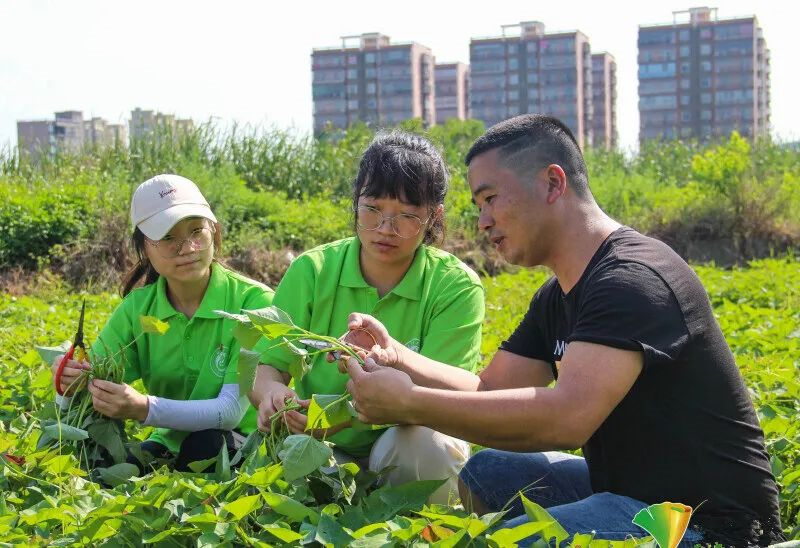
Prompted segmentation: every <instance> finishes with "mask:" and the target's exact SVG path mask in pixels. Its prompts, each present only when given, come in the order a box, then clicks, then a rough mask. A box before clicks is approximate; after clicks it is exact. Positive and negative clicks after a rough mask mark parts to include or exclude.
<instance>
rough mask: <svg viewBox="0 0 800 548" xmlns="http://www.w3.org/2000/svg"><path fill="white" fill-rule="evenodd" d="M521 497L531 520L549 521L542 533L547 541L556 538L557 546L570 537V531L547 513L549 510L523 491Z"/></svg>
mask: <svg viewBox="0 0 800 548" xmlns="http://www.w3.org/2000/svg"><path fill="white" fill-rule="evenodd" d="M519 497H520V500H521V501H522V507H523V508H525V515H527V516H528V519H529V520H531V521H532V522H537V521H538V522H549V523H547V526H546V527H545V528H544V529H542V532H541V533H540V534H541V536H542V538H543V539H544V540H545V542H550V541H552V540H554V539H555V541H556V546H560V545H561V543H562V542H564V541H565V540H567V538H569V533H567V532H566V531H565V530H564V528H563V527H561V525H560V524H559V523H558V522H557V521H556V520H555V518H553V516H551V515H550V514H548V513H547V510H545V509H544V508H542V507H541V506H539V505H538V504H536V503H535V502H533V501H531V500H529V499H528V498H527V497H526V496H525V495H523V494H522V493H520V495H519Z"/></svg>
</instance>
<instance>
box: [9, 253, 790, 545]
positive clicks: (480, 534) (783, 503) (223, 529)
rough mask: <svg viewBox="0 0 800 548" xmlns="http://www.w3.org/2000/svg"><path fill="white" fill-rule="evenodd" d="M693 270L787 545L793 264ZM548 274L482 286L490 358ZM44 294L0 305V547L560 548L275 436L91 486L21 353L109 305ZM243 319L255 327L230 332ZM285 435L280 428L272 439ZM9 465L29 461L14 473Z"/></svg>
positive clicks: (102, 314)
mask: <svg viewBox="0 0 800 548" xmlns="http://www.w3.org/2000/svg"><path fill="white" fill-rule="evenodd" d="M695 269H696V271H697V273H698V274H699V276H700V277H701V279H702V281H703V283H704V285H705V287H706V289H707V291H708V294H709V298H710V300H711V303H712V305H713V307H714V311H715V314H716V315H717V317H718V319H719V322H720V325H721V326H722V329H723V332H724V333H725V335H726V338H727V340H728V341H729V343H730V345H731V347H732V349H733V351H734V353H735V355H736V358H737V363H738V364H739V366H740V368H741V371H742V374H743V376H744V379H745V381H746V383H747V386H748V388H749V390H750V393H751V396H752V398H753V401H754V404H755V407H756V411H757V413H758V417H759V420H760V422H761V426H762V428H763V429H764V432H765V439H766V443H767V448H768V450H769V453H770V457H771V463H772V467H773V472H774V473H775V477H776V479H777V481H778V483H779V484H780V486H781V498H780V508H781V516H782V520H783V524H784V526H785V529H786V532H787V534H788V536H789V538H790V539H795V540H800V523H798V521H797V516H798V513H800V488H798V485H800V481H799V480H800V423H798V421H797V420H796V419H797V417H798V416H800V374H798V373H800V371H798V369H800V312H799V311H800V264H798V261H797V260H796V259H794V258H792V257H785V258H781V259H768V260H762V261H756V262H752V263H751V264H750V265H749V266H747V267H745V268H736V269H732V270H728V269H720V268H715V267H713V266H699V267H695ZM547 277H548V274H547V272H545V271H542V270H536V271H530V270H520V271H519V272H517V273H515V274H512V273H505V274H502V275H500V276H497V277H495V278H485V279H484V280H483V281H484V285H485V287H486V289H487V321H486V324H485V326H484V344H483V349H482V350H483V354H484V358H485V360H488V358H489V357H490V356H491V355H492V354H493V353H494V351H495V350H496V348H497V346H498V345H499V344H500V342H501V341H502V340H503V339H505V338H506V337H508V335H509V334H510V333H511V331H512V330H513V328H514V327H515V326H516V324H517V322H518V321H519V319H520V318H521V316H522V314H523V313H524V312H525V310H526V309H527V307H528V303H529V300H530V297H531V296H532V295H533V293H534V291H535V290H536V288H537V287H538V286H539V285H541V283H542V282H543V281H544V280H546V279H547ZM39 287H40V288H41V289H40V290H41V294H40V295H39V296H37V297H32V296H23V297H12V296H10V295H8V294H6V293H0V320H2V321H0V375H2V378H3V380H4V382H3V385H2V386H0V455H6V457H2V456H0V466H1V467H2V468H0V469H1V470H2V472H0V536H1V537H2V538H3V542H6V543H9V544H19V545H43V544H53V545H62V546H71V545H79V544H84V545H85V544H89V545H100V544H107V545H115V546H116V545H139V544H141V542H142V541H146V542H155V543H162V544H164V545H169V544H170V543H171V544H173V545H176V544H177V545H187V544H192V545H194V544H196V545H198V546H205V545H220V544H229V545H248V544H253V545H259V546H263V545H267V544H269V545H297V544H299V543H300V542H303V541H305V540H307V541H308V542H311V541H313V540H315V539H316V542H327V543H330V544H331V545H335V546H339V545H342V544H343V543H350V544H351V545H353V546H383V545H385V544H387V543H388V544H393V545H395V546H411V545H415V543H416V545H420V544H432V543H440V544H439V545H454V546H466V545H470V546H507V545H510V544H511V543H513V542H516V540H519V539H521V538H524V537H527V536H528V535H530V534H533V533H534V532H537V531H542V532H546V534H547V535H548V536H552V537H554V538H559V537H560V535H562V533H561V531H560V530H559V527H558V524H557V523H555V522H553V521H552V520H551V519H550V518H549V517H548V514H547V513H546V512H545V511H544V510H542V509H540V508H538V507H536V506H535V505H532V504H531V503H527V504H526V505H525V508H526V511H528V512H529V513H530V514H531V516H532V518H533V519H532V521H531V522H529V523H526V524H524V525H520V526H517V527H515V528H503V526H502V515H500V514H495V515H487V516H483V517H480V518H479V517H477V516H474V515H473V516H469V515H467V514H466V513H465V512H464V511H463V510H461V509H460V508H459V507H446V506H436V505H433V506H427V507H426V506H424V505H425V501H426V500H427V497H428V496H429V494H430V493H431V492H433V491H434V490H435V489H436V488H437V487H438V485H439V482H420V483H414V484H408V485H405V486H400V487H382V488H380V489H375V488H374V486H371V482H372V480H374V474H373V475H370V474H369V473H368V472H367V471H365V470H360V469H359V467H358V466H356V465H355V464H352V463H351V464H345V465H341V466H328V464H330V462H331V461H330V460H329V457H330V453H329V447H328V445H327V444H326V443H325V442H321V441H318V440H314V439H313V438H311V437H309V436H291V437H286V438H285V437H284V436H285V435H286V433H285V431H283V432H282V433H280V435H279V437H278V438H276V439H275V440H270V436H269V435H262V434H260V433H256V434H254V435H253V436H251V437H250V438H249V439H248V441H247V443H246V444H245V446H244V447H243V448H242V449H241V450H240V452H239V453H237V455H236V456H234V457H233V458H232V459H231V461H230V462H225V460H226V457H227V452H224V453H221V454H220V456H218V458H215V459H211V461H210V462H208V463H204V465H205V466H204V467H208V468H209V469H210V471H208V472H206V473H179V472H171V471H169V470H168V469H166V468H160V469H156V470H154V471H153V472H150V473H149V474H147V475H145V476H144V477H141V478H136V477H133V475H134V471H133V469H132V468H130V467H126V466H121V465H115V466H111V467H108V468H104V469H102V470H98V471H97V473H98V474H99V477H100V478H101V479H102V480H103V482H104V483H105V484H106V487H103V486H101V485H100V484H98V483H95V482H92V481H89V479H88V477H87V474H86V472H85V471H84V469H83V467H82V466H81V460H79V457H80V455H79V454H76V453H74V452H72V451H70V450H69V448H68V447H62V449H61V450H59V449H57V448H41V449H37V441H38V440H37V432H39V431H40V430H45V431H48V432H53V431H54V429H53V427H52V426H50V425H56V423H55V422H46V421H45V420H43V419H41V420H40V419H39V418H38V417H41V416H43V415H46V414H47V412H48V409H50V410H52V394H53V390H52V375H51V373H50V371H49V368H47V367H46V366H45V365H43V364H42V363H41V362H40V358H39V356H38V354H37V353H36V352H35V351H34V350H31V349H30V346H31V345H32V344H40V345H48V344H52V342H53V341H59V340H64V339H67V338H69V337H71V335H72V331H73V330H74V323H73V322H70V321H67V322H65V321H64V318H65V317H67V318H70V317H71V316H74V315H76V314H75V311H76V310H78V309H79V308H80V303H81V300H82V299H83V298H84V297H85V298H86V302H87V315H86V334H87V337H88V338H89V339H91V338H92V337H93V336H94V334H96V333H97V332H98V331H99V329H100V327H101V326H100V322H102V321H103V320H104V319H105V318H106V317H107V316H108V314H110V312H111V310H112V309H113V308H114V306H116V304H117V303H118V302H119V301H118V297H116V296H113V295H108V294H100V295H78V296H75V295H72V294H70V293H68V292H66V290H65V288H63V287H62V286H60V285H58V284H57V283H54V282H53V281H52V280H50V281H48V280H47V279H46V278H45V279H43V280H41V281H40V283H39ZM255 316H256V317H257V318H258V319H257V321H259V322H261V325H262V327H263V328H266V327H268V326H270V325H273V326H274V325H279V324H280V321H281V318H280V315H279V313H278V312H277V311H275V310H272V311H271V312H260V313H258V314H256V315H255ZM245 318H247V319H250V318H249V317H247V316H242V317H241V318H239V319H241V320H244V319H245ZM251 321H252V320H251ZM312 351H322V350H321V349H316V350H312ZM338 399H339V398H336V397H331V396H329V397H327V398H326V397H319V396H318V397H317V407H318V408H319V409H320V410H321V412H322V414H323V415H324V414H325V413H326V412H327V413H331V414H334V415H338V414H341V409H338V411H335V409H336V408H337V406H338V405H339V404H338V403H336V402H337V400H338ZM326 409H327V411H324V410H326ZM334 411H335V412H334ZM320 420H322V419H320ZM281 423H282V421H281V418H280V416H276V417H275V422H274V426H275V427H276V428H277V426H279V425H280V424H281ZM95 424H97V423H95ZM93 428H98V426H94V424H93V425H89V427H88V429H77V428H76V429H75V430H73V429H70V428H67V429H63V430H62V432H63V433H62V439H63V438H64V437H74V438H76V439H77V438H81V437H83V436H84V433H83V432H86V431H87V430H88V433H89V434H91V430H92V429H93ZM104 428H105V427H104ZM64 434H66V436H65V435H64ZM129 435H130V436H131V437H135V438H136V439H143V437H145V436H146V435H147V432H146V429H145V430H139V431H136V430H130V431H129ZM284 439H286V441H284ZM270 443H274V447H270ZM281 452H283V453H284V454H283V457H284V459H285V460H284V461H283V462H282V461H281V458H280V456H279V455H278V453H281ZM288 452H290V453H291V454H289V453H288ZM223 455H224V456H223ZM9 457H14V458H24V461H21V462H22V464H17V463H16V462H15V460H14V459H12V458H9ZM220 457H222V458H220ZM290 457H291V458H290ZM287 463H291V464H288V465H287ZM234 466H235V467H237V468H234ZM293 466H294V469H293V468H292V467H293ZM298 466H299V467H300V468H299V469H298ZM304 474H306V475H304ZM643 537H644V533H643ZM592 541H593V539H592V536H591V534H587V535H581V536H580V538H576V539H575V544H578V543H580V544H581V545H584V546H585V545H589V543H590V542H592ZM595 542H596V541H595ZM340 543H341V544H340ZM637 545H649V546H652V540H649V539H648V538H647V537H645V538H640V539H629V540H628V541H625V542H624V543H620V544H618V546H637ZM598 546H599V544H598Z"/></svg>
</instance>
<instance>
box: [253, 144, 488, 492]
mask: <svg viewBox="0 0 800 548" xmlns="http://www.w3.org/2000/svg"><path fill="white" fill-rule="evenodd" d="M447 180H448V177H447V169H446V167H445V163H444V161H443V159H442V157H441V155H440V153H439V151H438V150H437V149H436V148H435V147H434V146H433V145H432V144H431V143H430V142H429V141H428V140H426V139H425V138H423V137H420V136H417V135H412V134H408V133H402V132H393V133H383V134H379V135H378V136H377V137H376V138H375V139H374V141H373V142H372V143H371V144H370V146H369V147H368V148H367V150H366V151H365V152H364V155H363V157H362V159H361V164H360V168H359V172H358V175H357V177H356V179H355V182H354V186H353V210H354V212H355V227H354V228H355V233H356V236H355V237H351V238H347V239H344V240H340V241H336V242H332V243H328V244H325V245H322V246H319V247H317V248H315V249H312V250H310V251H307V252H306V253H304V254H302V255H300V256H299V257H298V258H297V259H296V260H295V261H294V262H293V263H292V265H291V266H290V267H289V270H288V271H287V272H286V274H285V276H284V277H283V279H282V281H281V283H280V285H279V287H278V289H277V291H276V294H275V300H274V303H273V304H275V305H276V306H278V307H279V308H281V309H283V310H285V311H286V312H288V313H289V314H290V315H291V317H292V319H293V320H294V322H295V323H296V324H298V325H300V326H302V327H304V328H307V329H310V330H311V331H313V332H315V333H320V334H325V335H332V336H340V335H342V334H343V333H345V332H346V331H347V319H348V316H349V315H350V314H351V313H352V312H368V313H369V314H372V315H375V316H378V317H380V318H381V320H382V321H383V322H385V323H386V325H387V327H388V329H389V331H390V332H391V333H392V334H393V335H394V336H395V338H397V339H398V340H401V341H402V342H403V343H404V344H405V345H407V346H408V347H409V348H412V349H414V350H415V351H418V352H421V353H422V354H423V355H426V356H429V357H434V356H436V357H438V359H440V360H442V361H444V362H445V363H452V364H456V365H457V366H459V367H462V368H465V369H469V370H473V368H474V367H475V366H476V365H477V363H478V360H479V349H480V339H481V323H482V321H483V315H484V292H483V288H482V286H481V282H480V279H479V278H478V276H477V275H475V273H474V272H473V271H472V270H470V269H469V268H468V267H467V266H466V265H464V264H463V263H462V262H461V261H459V260H458V259H457V258H456V257H454V256H453V255H450V254H449V253H446V252H444V251H441V250H439V249H436V248H434V247H432V246H431V244H433V243H436V242H437V241H440V240H441V239H442V237H443V234H444V198H445V194H446V192H447ZM262 344H263V346H261V347H260V348H264V349H265V350H264V352H263V353H262V356H261V362H262V363H264V364H269V366H261V367H259V368H258V369H259V370H258V373H257V377H256V383H255V386H254V389H253V391H252V392H251V394H250V401H251V402H252V403H253V405H254V406H256V407H257V408H258V410H259V427H260V428H262V429H266V428H268V424H269V421H268V418H269V416H270V415H272V414H273V413H275V412H276V411H277V410H279V409H282V408H283V407H284V401H285V400H286V398H297V399H298V401H299V402H300V403H301V405H303V406H307V405H308V399H309V398H310V397H311V395H312V394H337V393H343V392H344V391H345V383H346V381H347V376H346V375H344V374H342V373H340V372H339V371H338V369H337V366H336V364H331V363H327V362H326V361H325V359H324V358H323V357H321V356H320V357H318V359H317V360H316V361H315V362H314V363H313V365H312V368H311V370H310V371H309V373H308V374H307V375H306V376H305V377H304V378H303V380H302V382H301V383H298V385H297V386H295V387H294V390H292V389H291V388H289V387H288V386H287V382H288V380H289V376H288V375H287V374H286V371H287V370H288V368H289V365H290V364H291V363H292V361H293V360H295V359H296V358H297V356H295V355H294V354H292V353H290V352H287V351H286V350H285V349H284V348H282V347H275V348H269V349H267V346H269V345H268V343H266V342H262ZM368 346H371V344H369V345H368ZM445 357H448V358H449V359H450V360H451V361H447V360H445V359H444V358H445ZM390 397H391V394H387V398H390ZM286 421H287V424H288V426H289V428H290V430H292V431H294V432H302V431H304V430H305V427H306V425H307V421H306V416H305V415H304V414H302V413H299V412H297V411H291V412H289V413H287V414H286ZM318 434H319V433H318ZM325 435H326V439H328V440H329V441H332V442H334V443H335V444H336V447H337V449H338V450H340V451H343V452H345V453H347V454H348V455H350V456H352V457H354V458H356V459H357V460H358V459H362V460H361V462H362V464H368V465H369V467H370V468H371V469H373V470H376V471H377V470H380V469H383V468H385V467H389V466H392V467H395V469H394V471H392V472H390V474H389V476H388V480H389V481H390V482H391V483H393V484H398V483H403V482H406V481H412V480H416V479H444V478H448V479H451V480H452V481H451V482H450V483H449V484H448V485H446V486H443V488H442V489H441V490H440V492H438V493H437V494H436V495H435V497H434V500H435V501H438V502H446V501H447V499H448V497H449V496H450V494H451V493H452V492H454V488H455V485H456V482H455V477H456V475H457V473H458V471H459V469H460V467H461V466H462V465H463V463H464V462H465V460H466V458H467V457H468V456H469V447H468V445H467V444H465V443H464V442H462V441H460V440H456V439H454V438H450V437H448V436H445V435H443V434H440V433H438V432H434V431H432V430H430V429H427V428H420V427H411V426H402V427H395V428H390V429H388V430H383V431H363V430H362V431H357V430H354V429H352V428H343V429H339V430H338V431H328V432H326V433H325Z"/></svg>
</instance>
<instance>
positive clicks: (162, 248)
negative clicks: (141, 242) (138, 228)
mask: <svg viewBox="0 0 800 548" xmlns="http://www.w3.org/2000/svg"><path fill="white" fill-rule="evenodd" d="M147 243H149V244H150V245H151V246H153V247H155V248H156V250H158V254H159V255H161V256H162V257H163V258H165V259H172V258H175V257H177V256H178V255H180V254H181V250H182V249H183V246H184V244H189V245H191V246H192V251H205V250H206V249H208V248H209V247H211V244H212V243H214V230H213V229H212V228H208V227H207V226H204V227H202V228H195V229H194V230H192V233H191V234H190V235H189V237H188V238H186V239H185V240H177V239H174V238H170V237H169V236H167V237H165V238H162V239H161V240H151V239H150V238H147Z"/></svg>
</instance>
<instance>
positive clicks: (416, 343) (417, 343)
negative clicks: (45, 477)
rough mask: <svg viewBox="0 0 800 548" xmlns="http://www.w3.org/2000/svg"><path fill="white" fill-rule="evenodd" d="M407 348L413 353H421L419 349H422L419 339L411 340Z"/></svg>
mask: <svg viewBox="0 0 800 548" xmlns="http://www.w3.org/2000/svg"><path fill="white" fill-rule="evenodd" d="M405 347H406V348H408V349H409V350H411V351H413V352H419V347H420V341H419V338H415V339H411V340H410V341H408V342H407V343H406V344H405Z"/></svg>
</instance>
